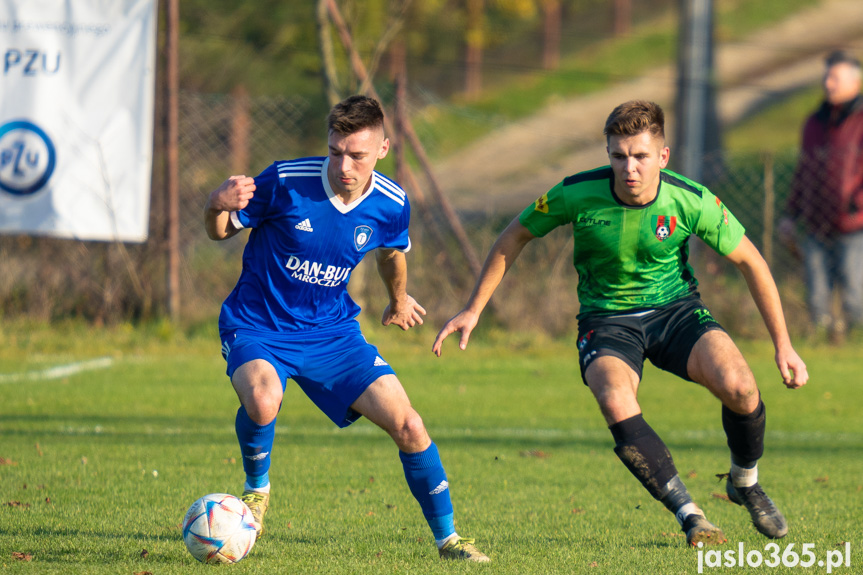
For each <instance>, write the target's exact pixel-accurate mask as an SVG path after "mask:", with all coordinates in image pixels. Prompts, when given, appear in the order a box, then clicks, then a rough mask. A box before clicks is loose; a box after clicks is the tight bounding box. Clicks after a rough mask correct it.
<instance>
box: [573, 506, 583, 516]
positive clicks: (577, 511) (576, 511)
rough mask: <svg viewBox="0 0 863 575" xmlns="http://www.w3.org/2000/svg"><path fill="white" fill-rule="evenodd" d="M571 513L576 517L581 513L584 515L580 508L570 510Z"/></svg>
mask: <svg viewBox="0 0 863 575" xmlns="http://www.w3.org/2000/svg"><path fill="white" fill-rule="evenodd" d="M572 512H573V513H575V514H576V515H581V514H582V513H584V509H582V508H581V507H576V508H575V509H573V510H572Z"/></svg>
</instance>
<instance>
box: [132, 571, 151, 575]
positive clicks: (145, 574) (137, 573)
mask: <svg viewBox="0 0 863 575" xmlns="http://www.w3.org/2000/svg"><path fill="white" fill-rule="evenodd" d="M133 575H153V573H152V572H151V571H135V573H134V574H133Z"/></svg>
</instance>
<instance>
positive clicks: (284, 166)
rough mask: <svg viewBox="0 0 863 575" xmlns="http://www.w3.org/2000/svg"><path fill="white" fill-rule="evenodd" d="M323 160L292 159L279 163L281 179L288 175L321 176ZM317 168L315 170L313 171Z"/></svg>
mask: <svg viewBox="0 0 863 575" xmlns="http://www.w3.org/2000/svg"><path fill="white" fill-rule="evenodd" d="M323 164H324V161H323V160H306V161H297V160H292V161H290V162H284V163H281V164H279V166H278V167H279V179H282V178H284V177H286V176H288V175H290V176H297V177H304V176H319V175H320V174H321V171H320V170H321V166H323ZM312 170H315V171H312Z"/></svg>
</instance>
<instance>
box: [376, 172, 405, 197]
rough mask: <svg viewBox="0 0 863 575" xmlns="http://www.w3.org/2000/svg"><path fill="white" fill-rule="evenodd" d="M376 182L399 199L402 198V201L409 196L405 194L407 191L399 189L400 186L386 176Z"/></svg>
mask: <svg viewBox="0 0 863 575" xmlns="http://www.w3.org/2000/svg"><path fill="white" fill-rule="evenodd" d="M375 181H376V182H377V183H378V184H380V185H381V186H382V187H384V188H386V189H387V190H389V191H391V192H392V193H394V194H395V195H397V196H398V197H400V198H402V199H404V197H405V196H406V195H407V194H405V191H404V190H403V189H401V187H399V185H398V184H396V183H395V182H393V181H392V180H390V179H389V178H387V177H386V176H382V177H380V178H377V179H376V180H375Z"/></svg>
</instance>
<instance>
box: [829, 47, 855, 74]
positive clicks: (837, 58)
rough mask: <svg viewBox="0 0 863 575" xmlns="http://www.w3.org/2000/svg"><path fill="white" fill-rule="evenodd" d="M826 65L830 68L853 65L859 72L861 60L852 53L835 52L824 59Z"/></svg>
mask: <svg viewBox="0 0 863 575" xmlns="http://www.w3.org/2000/svg"><path fill="white" fill-rule="evenodd" d="M824 64H825V65H826V66H827V67H828V68H830V67H833V66H835V65H836V64H851V65H852V66H854V67H855V68H857V69H858V70H859V69H860V60H858V59H857V58H855V57H854V55H853V54H852V53H851V52H846V51H845V50H834V51H833V52H830V53H829V54H827V57H826V58H824Z"/></svg>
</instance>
